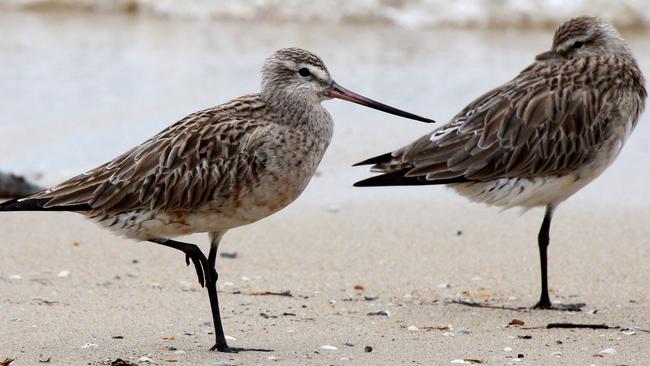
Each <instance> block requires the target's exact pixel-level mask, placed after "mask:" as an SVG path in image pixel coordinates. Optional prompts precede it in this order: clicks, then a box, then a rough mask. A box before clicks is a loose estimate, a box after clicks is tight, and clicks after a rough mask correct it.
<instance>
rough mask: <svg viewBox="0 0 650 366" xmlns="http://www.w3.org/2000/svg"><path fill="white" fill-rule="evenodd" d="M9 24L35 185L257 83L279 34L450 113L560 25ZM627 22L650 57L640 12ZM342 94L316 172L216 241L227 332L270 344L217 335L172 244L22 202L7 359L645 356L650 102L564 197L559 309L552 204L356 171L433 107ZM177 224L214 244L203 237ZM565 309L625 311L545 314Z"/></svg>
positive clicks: (20, 144) (25, 150)
mask: <svg viewBox="0 0 650 366" xmlns="http://www.w3.org/2000/svg"><path fill="white" fill-rule="evenodd" d="M0 34H2V35H3V36H2V37H0V54H2V57H0V90H1V94H2V96H3V98H0V110H2V111H3V115H4V116H3V122H1V123H0V136H2V138H3V144H1V145H0V168H1V169H2V170H3V171H5V170H6V171H13V172H16V173H19V174H24V175H26V176H28V177H30V178H32V179H34V180H35V181H36V182H37V183H39V184H41V185H49V184H54V183H56V182H58V181H60V180H61V179H63V178H66V177H68V176H71V175H73V174H77V173H79V172H82V171H84V170H86V169H89V168H92V167H94V166H96V165H98V164H100V163H102V162H104V161H105V160H107V159H109V158H112V157H114V156H115V155H117V154H119V153H120V152H122V151H124V150H126V149H127V148H129V147H131V146H133V145H135V144H138V143H140V142H141V141H143V140H144V139H146V138H147V137H148V136H150V135H152V134H153V133H155V132H157V131H159V130H160V129H162V128H163V127H165V126H166V125H168V124H169V123H171V122H173V121H174V120H176V119H178V118H180V117H182V116H184V115H186V114H188V113H190V112H192V111H195V110H198V109H200V108H204V107H208V106H212V105H216V104H218V103H220V102H222V101H225V100H227V99H228V98H231V97H235V96H238V95H241V94H245V93H248V92H253V91H257V90H258V88H259V85H258V84H259V76H258V69H259V67H260V65H261V63H262V61H263V59H264V58H265V57H266V56H268V54H270V52H272V51H273V50H275V49H278V48H282V47H286V46H301V47H305V48H307V49H311V50H313V51H315V52H317V53H318V54H320V55H321V56H322V57H323V59H324V60H325V62H326V63H327V65H328V67H329V70H330V71H331V73H332V74H333V75H334V78H335V79H336V80H337V81H338V82H339V83H340V84H342V85H344V86H346V87H348V88H350V89H352V90H355V91H357V92H360V93H363V94H364V95H367V96H369V97H371V98H373V99H377V100H381V101H385V102H387V103H390V104H392V105H395V106H398V107H400V108H404V109H407V110H410V111H412V112H414V113H420V114H423V115H427V116H429V117H432V118H434V119H436V120H437V121H438V122H439V123H444V122H446V121H447V120H448V119H449V118H451V117H452V116H453V115H454V114H455V113H456V112H457V111H458V110H459V109H460V108H462V107H463V106H464V105H465V104H466V103H467V102H469V101H470V100H471V99H473V98H474V97H475V96H478V95H480V94H482V93H483V92H484V91H486V90H488V89H489V88H491V87H494V86H497V85H498V84H500V83H502V82H504V81H506V80H508V79H509V78H511V77H512V76H514V74H515V73H516V72H518V71H519V70H521V69H523V68H524V67H525V66H527V65H528V63H529V62H530V61H531V60H532V59H533V57H534V55H535V54H537V53H539V52H541V51H543V50H545V49H547V48H548V47H549V45H550V43H551V31H544V30H536V31H530V32H520V31H514V30H512V31H471V30H468V31H452V30H434V29H429V30H409V29H401V28H391V27H381V26H369V27H361V26H355V25H340V26H335V25H313V26H310V27H307V26H304V25H302V26H297V25H270V24H256V25H252V24H248V23H246V24H242V23H237V22H211V21H205V22H189V21H187V22H185V21H178V20H177V21H173V22H170V21H166V20H164V19H156V18H138V17H129V16H111V15H92V14H87V15H84V16H83V17H79V16H65V15H62V14H57V13H53V14H49V13H44V14H40V13H7V14H1V15H0ZM349 35H353V36H349ZM624 35H625V36H626V37H627V38H628V39H629V42H630V45H631V47H632V49H633V50H634V51H635V54H636V55H637V57H638V59H639V62H640V64H641V68H642V70H644V71H646V73H648V72H650V71H648V70H650V45H649V44H648V42H647V39H648V34H647V32H646V33H643V32H641V33H630V34H624ZM343 37H348V38H347V39H346V40H347V41H346V42H341V39H343ZM26 65H29V66H26ZM326 107H327V108H328V109H329V110H330V111H331V113H332V115H333V117H334V119H335V121H336V124H337V126H336V131H335V136H334V140H333V142H332V145H331V147H330V149H329V151H328V153H327V154H326V156H325V159H324V161H323V162H322V164H321V167H320V169H319V175H318V176H317V177H315V178H314V179H313V180H312V182H311V183H310V185H309V187H308V188H307V190H306V191H305V193H304V194H303V195H302V196H301V197H300V198H299V199H298V200H297V201H296V202H295V203H293V204H292V205H290V206H289V207H288V208H287V209H285V210H283V211H282V212H280V213H278V214H276V215H274V216H272V217H270V218H268V219H265V220H262V221H260V222H258V223H256V224H253V225H249V226H246V227H241V228H239V229H236V230H233V231H231V232H229V233H228V234H227V235H226V237H225V239H224V241H223V242H222V251H226V252H236V253H237V256H236V258H219V260H218V262H217V267H218V269H219V273H220V278H219V282H218V286H219V290H220V302H221V309H222V316H223V319H224V328H225V332H226V334H227V335H229V336H230V337H233V338H232V339H230V340H229V342H230V343H231V345H232V346H236V347H245V348H254V349H264V350H268V352H261V351H248V352H242V353H239V354H221V353H213V352H209V351H208V348H209V347H210V346H211V345H212V343H213V336H212V335H211V334H208V332H210V331H211V330H212V326H211V324H210V323H209V322H210V321H211V316H210V309H209V305H208V299H207V292H206V291H205V290H203V289H201V288H199V287H198V284H197V283H196V277H195V274H194V271H193V269H192V268H191V267H186V266H185V263H184V258H183V256H182V255H181V254H179V253H178V252H176V251H174V250H171V249H168V248H164V247H161V246H156V245H154V244H151V243H140V242H135V241H131V240H127V239H123V238H120V237H117V236H114V235H112V234H111V233H108V232H106V231H104V230H102V229H100V228H99V227H97V226H95V225H94V224H93V223H91V222H89V221H87V220H85V219H84V218H83V217H81V216H79V215H75V214H67V213H50V214H48V213H8V214H2V215H1V220H0V263H1V264H0V362H1V361H2V360H3V359H4V358H5V357H7V358H12V359H15V360H14V361H13V363H11V365H12V366H13V365H34V364H39V362H40V361H39V360H48V359H49V361H48V363H46V364H51V365H82V364H89V365H101V364H111V362H113V361H115V360H116V359H118V358H120V359H122V360H125V361H128V362H131V363H135V364H137V363H138V361H141V362H140V363H141V364H145V363H146V362H147V361H148V360H150V361H151V362H153V363H156V364H159V365H176V364H183V365H217V364H220V362H221V365H227V364H232V365H270V364H278V365H347V364H350V365H449V364H452V362H453V363H459V364H460V362H461V361H460V360H463V359H467V361H464V362H466V363H467V364H471V363H472V362H482V363H485V364H488V365H502V364H522V365H592V364H593V365H598V366H601V365H643V364H648V363H650V361H648V360H649V359H650V287H649V286H648V284H649V283H650V265H649V264H648V261H647V259H648V258H650V227H649V226H648V222H650V184H648V182H649V181H650V170H649V169H648V163H647V162H648V157H649V156H650V155H649V154H650V114H647V113H646V114H645V115H644V116H643V117H642V119H641V121H639V124H638V127H637V130H636V131H635V132H634V134H633V135H632V137H631V138H630V140H629V141H628V143H627V146H626V148H625V149H624V150H623V152H622V154H621V155H620V157H619V159H618V160H617V161H616V162H615V163H614V165H613V166H612V167H611V168H610V169H609V170H607V171H606V172H605V173H604V174H603V176H601V177H600V178H598V179H597V180H596V181H595V182H594V183H592V184H591V185H589V186H588V187H586V188H585V189H584V190H583V191H581V192H579V193H578V194H576V195H575V196H574V197H573V198H571V199H570V200H569V201H567V202H566V203H565V204H563V205H561V206H560V207H559V209H558V211H557V213H556V216H555V219H554V222H553V226H552V229H551V237H552V241H551V246H550V248H549V260H550V263H549V281H550V287H551V288H552V293H551V295H552V298H553V300H556V301H559V302H561V303H586V306H585V307H584V308H583V309H582V311H580V312H562V311H533V310H528V309H527V307H528V306H531V305H533V304H534V302H535V301H536V300H537V297H538V294H539V293H538V291H539V288H538V286H539V278H538V277H539V263H538V253H537V244H536V236H537V230H538V228H539V224H540V222H541V218H542V215H543V212H542V210H539V209H536V210H531V211H529V212H526V213H523V214H522V213H520V212H518V211H516V210H510V211H505V212H500V210H498V209H492V208H486V207H484V206H482V205H478V204H472V203H469V202H467V201H466V200H465V199H463V198H461V197H458V196H457V195H455V194H454V193H453V192H452V191H450V190H448V189H445V188H442V187H417V188H378V189H359V188H353V187H352V183H354V182H355V181H357V180H359V179H361V178H363V177H366V176H368V174H369V173H368V172H367V170H366V169H365V168H352V167H351V165H352V164H353V163H355V162H357V161H359V160H362V159H364V158H367V157H370V156H372V155H373V154H378V153H383V152H385V151H388V150H390V149H392V148H395V147H398V146H400V145H402V144H404V143H407V142H409V141H411V140H413V139H415V138H417V137H419V136H420V135H422V134H424V133H426V132H427V131H429V130H430V129H431V128H433V127H432V126H430V125H424V124H419V123H416V122H412V121H407V120H403V119H398V118H396V117H394V116H389V115H385V114H381V113H379V112H376V111H372V110H369V109H363V108H360V107H358V106H355V105H352V104H347V103H343V102H334V101H332V102H327V103H326ZM181 240H186V241H189V242H195V243H201V245H202V247H203V248H204V249H206V248H207V237H206V236H205V235H194V236H191V237H187V238H182V239H181ZM266 292H271V293H284V295H277V294H270V295H264V293H266ZM288 295H290V296H288ZM458 301H469V302H477V303H481V304H486V305H490V306H494V307H497V308H480V307H470V306H466V305H460V304H457V303H455V302H458ZM498 307H504V308H498ZM372 313H375V314H377V313H378V314H383V315H369V314H372ZM515 319H516V320H519V321H521V322H517V321H515V322H514V323H516V324H512V325H508V324H510V323H512V322H513V320H515ZM561 322H571V323H583V324H605V325H607V326H609V327H610V329H546V327H547V325H548V324H549V323H561ZM324 346H325V347H324ZM369 347H370V348H369ZM368 350H371V352H367V351H368ZM143 357H144V358H143Z"/></svg>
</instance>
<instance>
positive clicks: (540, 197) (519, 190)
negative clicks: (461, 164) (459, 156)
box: [450, 122, 632, 209]
mask: <svg viewBox="0 0 650 366" xmlns="http://www.w3.org/2000/svg"><path fill="white" fill-rule="evenodd" d="M631 127H632V125H631V122H630V123H628V125H627V126H625V128H624V129H622V130H621V133H620V135H619V136H618V137H619V138H614V139H612V140H611V141H609V143H607V144H605V146H604V147H603V149H602V150H601V151H600V153H599V154H598V155H597V157H596V158H595V159H594V160H593V161H592V162H591V163H589V164H586V165H585V166H583V167H581V168H580V169H577V170H576V171H575V172H573V173H571V174H568V175H563V176H547V177H540V178H533V179H528V178H501V179H497V180H493V181H487V182H477V183H460V184H452V185H450V187H451V188H453V189H455V190H456V191H457V192H458V193H459V194H460V195H462V196H465V197H467V198H469V199H470V200H472V201H475V202H481V203H486V204H488V205H492V206H498V207H503V208H505V209H508V208H513V207H521V208H524V209H530V208H533V207H538V206H548V205H551V206H557V205H559V204H560V203H561V202H563V201H564V200H566V199H567V198H569V197H571V196H572V195H573V194H575V193H576V192H578V191H579V190H580V189H581V188H582V187H584V186H586V185H587V184H589V183H590V182H591V181H593V180H594V179H596V178H597V177H598V176H599V175H600V174H602V172H603V171H605V169H607V167H609V166H610V165H611V164H612V163H613V162H614V160H615V159H616V157H617V156H618V154H619V153H620V151H621V148H622V147H623V144H624V142H625V140H626V138H627V136H629V133H630V132H631Z"/></svg>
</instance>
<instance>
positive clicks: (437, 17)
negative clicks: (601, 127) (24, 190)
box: [0, 0, 650, 28]
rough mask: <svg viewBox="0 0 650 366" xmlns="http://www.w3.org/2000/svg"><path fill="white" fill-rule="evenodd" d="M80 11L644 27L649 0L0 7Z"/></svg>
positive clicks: (76, 2) (7, 0)
mask: <svg viewBox="0 0 650 366" xmlns="http://www.w3.org/2000/svg"><path fill="white" fill-rule="evenodd" d="M1 8H5V9H21V10H52V9H59V10H60V9H64V10H82V11H92V12H100V13H107V12H108V13H110V12H117V13H134V14H136V13H137V14H153V15H159V16H163V17H167V18H182V19H219V20H266V21H273V22H305V23H313V22H324V23H330V24H337V23H368V22H371V23H389V24H393V25H398V26H403V27H409V28H414V27H415V28H422V27H437V26H448V25H453V26H472V27H486V26H517V27H526V28H528V27H538V26H548V25H555V24H557V23H559V22H561V21H563V20H565V19H567V18H569V17H572V16H576V15H582V14H592V15H600V16H602V17H605V18H607V19H609V20H611V21H613V22H615V23H616V24H617V25H618V26H628V27H647V26H648V25H650V7H648V4H647V0H616V1H613V0H456V1H448V0H354V1H351V0H316V1H315V0H183V1H178V0H2V1H0V9H1Z"/></svg>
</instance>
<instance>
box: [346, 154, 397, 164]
mask: <svg viewBox="0 0 650 366" xmlns="http://www.w3.org/2000/svg"><path fill="white" fill-rule="evenodd" d="M392 159H393V155H392V154H391V153H386V154H381V155H378V156H375V157H372V158H370V159H366V160H364V161H361V162H358V163H356V164H354V165H352V166H361V165H375V164H379V163H386V162H389V161H391V160H392Z"/></svg>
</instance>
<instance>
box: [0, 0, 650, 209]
mask: <svg viewBox="0 0 650 366" xmlns="http://www.w3.org/2000/svg"><path fill="white" fill-rule="evenodd" d="M22 3H30V1H22ZM195 3H197V4H199V3H202V2H195ZM362 3H364V2H362ZM413 3H418V2H417V1H414V2H413ZM170 6H171V5H170ZM0 35H2V36H1V37H0V111H2V116H1V117H0V137H1V138H2V143H1V144H0V170H2V171H12V172H15V173H19V174H24V175H26V176H28V177H30V178H32V179H35V180H36V181H37V182H39V183H41V184H43V185H50V184H55V183H57V182H59V181H61V180H63V179H65V178H68V177H70V176H73V175H76V174H78V173H81V172H83V171H86V170H88V169H91V168H93V167H95V166H97V165H99V164H101V163H103V162H105V161H106V160H108V159H111V158H113V157H115V156H117V155H118V154H120V153H121V152H123V151H125V150H127V149H129V148H130V147H132V146H134V145H136V144H138V143H141V142H142V141H144V140H145V139H146V138H148V137H149V136H151V135H153V134H154V133H156V132H158V131H160V130H161V129H163V128H164V127H166V126H167V125H169V124H171V123H172V122H174V121H176V120H178V119H180V118H182V117H183V116H185V115H187V114H189V113H191V112H193V111H196V110H199V109H202V108H206V107H210V106H214V105H217V104H220V103H222V102H224V101H226V100H228V99H230V98H233V97H237V96H239V95H242V94H245V93H249V92H255V91H258V90H259V68H260V66H261V65H262V62H263V60H264V59H265V58H266V57H267V56H268V55H270V54H271V53H272V52H273V51H274V50H276V49H279V48H283V47H288V46H299V47H304V48H307V49H309V50H312V51H314V52H316V53H317V54H319V55H320V56H322V58H323V59H324V61H325V63H326V64H327V65H328V68H329V70H330V72H331V74H332V75H333V76H334V78H335V79H336V80H337V82H339V83H340V84H341V85H344V86H346V87H347V88H349V89H351V90H354V91H356V92H358V93H361V94H364V95H366V96H368V97H371V98H373V99H377V100H380V101H383V102H385V103H387V104H391V105H393V106H396V107H398V108H402V109H406V110H409V111H412V112H414V113H418V114H422V115H425V116H428V117H431V118H434V119H436V120H437V121H438V124H441V123H445V122H446V121H447V120H448V119H449V118H451V117H452V116H453V115H454V114H455V113H456V112H457V111H459V110H460V109H461V108H462V107H463V106H464V105H465V104H467V103H468V102H469V101H471V100H472V99H473V98H475V97H477V96H479V95H481V94H482V93H483V92H485V91H487V90H489V89H490V88H493V87H496V86H498V85H499V84H501V83H503V82H505V81H507V80H509V79H510V78H512V77H513V76H514V75H515V74H516V73H517V72H519V71H520V70H521V69H523V68H525V67H526V66H527V65H528V64H529V63H530V62H531V60H532V59H533V57H534V55H536V54H537V53H539V52H541V51H544V50H546V49H548V47H549V46H550V43H551V36H552V31H549V30H542V29H540V30H527V31H522V30H519V29H507V28H506V29H488V30H480V31H479V30H473V29H433V28H432V29H430V28H421V29H419V28H409V27H394V26H390V25H385V24H347V23H337V24H334V23H326V22H324V23H313V24H306V23H301V22H297V23H296V22H284V23H273V22H250V21H241V20H237V21H235V20H230V21H215V20H212V19H173V20H170V19H166V18H161V17H149V16H139V15H134V14H123V13H119V14H115V13H101V12H99V13H97V12H82V13H77V12H63V11H57V12H40V11H39V12H22V11H19V12H13V11H11V12H0ZM624 36H625V37H626V38H627V39H628V40H629V42H630V44H631V47H632V49H633V50H634V52H635V53H636V55H637V56H638V59H639V61H640V64H641V68H642V69H643V70H646V72H650V71H649V70H650V43H649V42H648V41H647V39H648V33H647V31H629V32H625V33H624ZM326 107H327V108H328V109H329V111H330V112H331V113H332V115H333V117H334V119H335V122H336V129H335V135H334V139H333V142H332V145H331V147H330V149H329V151H328V153H327V154H326V156H325V159H324V161H323V163H322V164H321V167H320V174H319V176H318V177H316V178H315V179H314V180H313V182H312V183H311V184H310V186H309V188H308V190H307V191H306V192H305V194H304V196H303V197H302V198H301V199H303V200H311V201H312V202H324V203H323V204H324V205H334V206H337V205H338V206H340V205H345V203H346V202H348V201H350V200H364V199H376V198H377V197H378V196H381V198H382V199H400V200H402V199H420V198H421V197H422V195H423V194H426V195H427V197H428V196H429V195H431V197H434V198H433V199H440V200H447V199H454V200H455V199H460V198H451V197H455V196H454V195H452V194H450V193H447V192H445V191H444V190H443V189H442V188H438V187H436V188H431V187H427V188H413V189H409V188H406V189H405V188H389V189H366V190H360V189H354V188H352V187H351V185H352V183H354V182H355V181H356V180H359V179H362V178H364V177H366V176H368V175H369V173H368V172H367V170H366V168H352V167H351V165H352V164H353V163H355V162H358V161H360V160H362V159H365V158H368V157H370V156H373V155H376V154H380V153H384V152H387V151H390V150H393V149H395V148H398V147H400V146H402V145H404V144H406V143H409V142H410V141H412V140H414V139H416V138H418V137H419V136H421V135H423V134H425V133H426V132H428V131H430V130H431V129H433V128H435V125H427V124H423V123H419V122H415V121H411V120H406V119H401V118H398V117H395V116H391V115H387V114H383V113H380V112H378V111H375V110H371V109H367V108H364V107H361V106H358V105H355V104H351V103H347V102H343V101H337V100H333V101H328V102H326ZM649 159H650V114H645V115H644V116H643V117H642V120H641V121H640V122H639V125H638V127H637V129H636V131H635V132H634V134H633V135H632V137H631V138H630V140H629V141H628V144H627V146H626V147H625V149H624V150H623V152H622V154H621V156H620V157H619V159H618V160H617V161H616V163H615V164H614V165H613V166H612V167H611V168H610V169H609V170H608V171H607V172H606V173H605V174H604V175H603V176H602V177H601V178H599V179H598V180H597V181H596V182H594V183H593V184H591V185H590V186H589V187H587V188H586V189H584V190H583V191H582V192H580V193H579V194H578V195H577V196H576V202H580V200H582V201H589V202H599V203H603V204H608V203H611V204H618V205H620V204H629V205H645V206H647V205H649V204H650V184H649V183H648V182H650V169H649V166H650V164H648V161H649ZM423 189H424V190H423ZM423 192H426V193H423Z"/></svg>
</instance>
